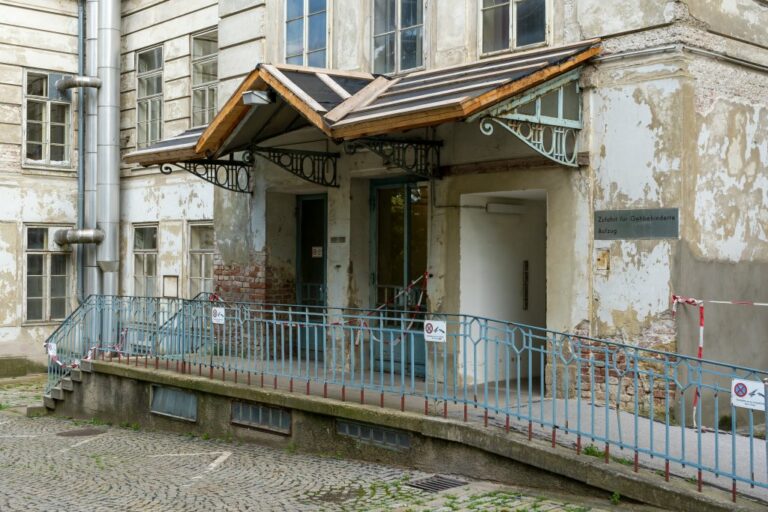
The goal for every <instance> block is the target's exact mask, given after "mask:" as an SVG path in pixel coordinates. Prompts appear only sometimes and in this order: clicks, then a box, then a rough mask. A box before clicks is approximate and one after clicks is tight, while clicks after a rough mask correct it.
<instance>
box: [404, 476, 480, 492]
mask: <svg viewBox="0 0 768 512" xmlns="http://www.w3.org/2000/svg"><path fill="white" fill-rule="evenodd" d="M405 485H407V486H409V487H415V488H416V489H421V490H422V491H427V492H431V493H438V492H440V491H445V490H447V489H453V488H454V487H461V486H462V485H467V482H463V481H461V480H456V479H454V478H448V477H447V476H442V475H434V476H430V477H428V478H422V479H421V480H415V481H413V482H408V483H407V484H405Z"/></svg>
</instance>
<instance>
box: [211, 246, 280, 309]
mask: <svg viewBox="0 0 768 512" xmlns="http://www.w3.org/2000/svg"><path fill="white" fill-rule="evenodd" d="M265 262H266V255H265V254H264V253H254V254H253V255H252V256H251V263H250V264H248V265H238V264H225V263H224V261H223V260H222V259H221V256H220V255H219V253H218V252H217V253H216V254H215V255H214V263H213V278H214V290H215V291H216V293H217V294H218V295H219V296H220V297H221V298H222V299H224V300H226V301H232V302H265V301H266V297H267V294H266V289H267V279H266V272H265Z"/></svg>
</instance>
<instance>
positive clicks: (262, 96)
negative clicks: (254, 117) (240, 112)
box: [243, 91, 275, 105]
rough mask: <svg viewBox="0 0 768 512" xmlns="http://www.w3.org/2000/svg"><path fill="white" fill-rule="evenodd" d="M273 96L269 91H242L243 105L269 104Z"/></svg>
mask: <svg viewBox="0 0 768 512" xmlns="http://www.w3.org/2000/svg"><path fill="white" fill-rule="evenodd" d="M274 102H275V98H274V95H273V94H270V91H245V92H244V93H243V105H269V104H270V103H274Z"/></svg>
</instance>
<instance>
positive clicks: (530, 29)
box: [481, 0, 547, 53]
mask: <svg viewBox="0 0 768 512" xmlns="http://www.w3.org/2000/svg"><path fill="white" fill-rule="evenodd" d="M481 19H482V21H481V22H482V34H483V36H482V37H483V47H482V52H483V53H490V52H496V51H500V50H508V49H510V48H521V47H523V46H528V45H532V44H539V43H544V42H546V40H547V0H482V4H481Z"/></svg>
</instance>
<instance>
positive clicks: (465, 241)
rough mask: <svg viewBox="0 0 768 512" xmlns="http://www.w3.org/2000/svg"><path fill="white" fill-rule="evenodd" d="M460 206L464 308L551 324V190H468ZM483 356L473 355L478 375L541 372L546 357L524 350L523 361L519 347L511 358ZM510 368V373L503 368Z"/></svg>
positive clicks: (483, 377)
mask: <svg viewBox="0 0 768 512" xmlns="http://www.w3.org/2000/svg"><path fill="white" fill-rule="evenodd" d="M461 207H462V208H461V222H460V228H459V229H460V233H459V235H460V262H461V263H460V264H461V271H460V278H459V279H460V289H461V291H460V309H461V312H462V313H464V314H468V315H473V316H479V317H485V318H492V319H494V320H501V321H508V322H515V323H520V324H525V325H530V326H538V327H544V326H546V321H547V312H546V287H547V283H546V250H547V203H546V192H545V191H543V190H526V191H509V192H492V193H485V194H465V195H463V196H462V197H461ZM532 342H533V343H534V344H535V343H538V342H536V341H532ZM484 357H485V355H484V354H478V355H477V358H478V359H477V360H473V361H471V363H472V364H471V365H470V366H471V367H472V368H474V370H473V371H476V373H477V375H475V376H474V377H475V379H479V380H491V381H492V380H503V379H507V378H518V377H519V378H526V377H531V378H536V377H540V376H541V374H542V371H541V363H542V361H541V357H540V354H539V353H538V352H537V351H535V350H534V351H526V352H525V353H524V354H523V355H521V356H520V357H521V358H524V359H525V360H524V361H516V360H514V358H515V357H517V356H516V355H515V354H514V353H513V354H512V355H511V357H512V358H513V360H510V361H503V360H501V359H500V360H499V361H496V362H494V361H493V360H487V361H486V360H484V359H483V358H484ZM488 357H492V356H488ZM499 357H504V356H503V354H502V355H500V356H499ZM529 357H530V358H531V361H529V360H528V358H529ZM529 363H530V364H529ZM505 368H508V369H509V373H510V374H509V375H507V374H502V373H503V372H505V370H504V369H505ZM497 372H498V374H497Z"/></svg>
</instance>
